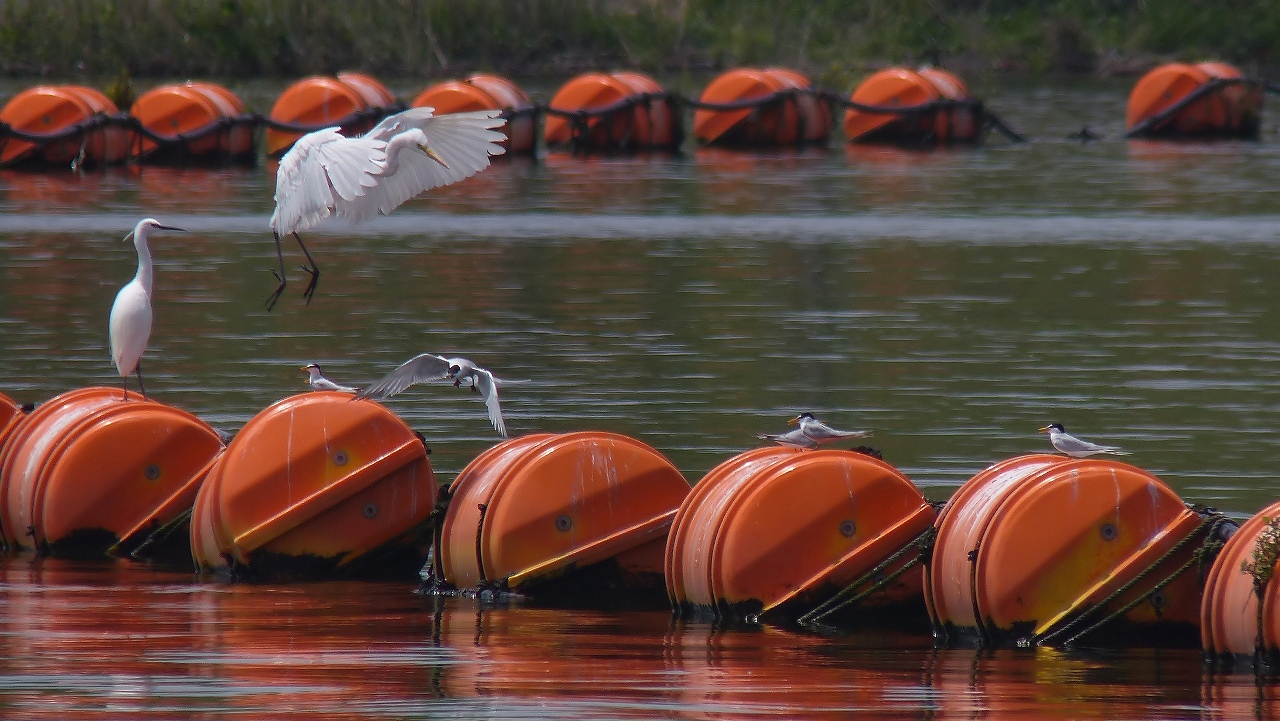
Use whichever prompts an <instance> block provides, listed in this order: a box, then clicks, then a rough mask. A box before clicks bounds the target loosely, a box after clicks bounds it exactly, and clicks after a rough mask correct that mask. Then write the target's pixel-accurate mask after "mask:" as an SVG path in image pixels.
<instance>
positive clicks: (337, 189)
mask: <svg viewBox="0 0 1280 721" xmlns="http://www.w3.org/2000/svg"><path fill="white" fill-rule="evenodd" d="M386 161H387V154H386V142H385V141H382V140H378V139H374V138H368V137H364V136H362V137H359V138H348V137H344V136H343V135H342V133H341V132H339V130H338V128H325V129H323V130H317V131H316V132H314V133H308V134H306V135H304V136H302V137H301V138H300V139H299V140H298V142H296V143H294V144H293V147H292V148H290V149H289V152H287V153H285V155H284V157H283V158H281V159H280V169H279V170H278V171H276V193H275V201H276V209H275V212H274V213H272V215H271V229H272V230H274V231H276V232H277V233H279V234H280V235H288V234H289V233H293V232H296V231H299V230H306V229H307V228H310V227H311V226H313V225H315V224H316V223H318V222H320V221H321V220H324V219H325V218H328V217H329V216H330V215H332V214H334V213H335V212H337V213H338V214H340V215H341V214H344V213H345V210H346V206H347V205H349V204H350V203H351V202H352V201H354V200H356V199H357V198H359V197H361V196H363V195H364V194H365V193H367V192H369V189H370V188H373V187H375V186H377V184H378V178H377V177H376V176H377V175H378V174H379V173H381V172H382V170H383V167H384V166H385V165H386Z"/></svg>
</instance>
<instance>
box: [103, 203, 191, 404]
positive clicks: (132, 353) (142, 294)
mask: <svg viewBox="0 0 1280 721" xmlns="http://www.w3.org/2000/svg"><path fill="white" fill-rule="evenodd" d="M153 230H182V228H174V227H172V226H168V225H161V224H160V222H159V221H157V220H156V219H154V218H144V219H143V220H141V221H139V222H138V224H137V225H135V226H134V227H133V230H132V231H131V232H130V233H129V234H128V235H126V236H125V237H124V239H125V240H128V239H129V236H133V245H134V247H135V248H137V249H138V272H137V273H136V274H135V275H134V276H133V280H132V281H130V282H129V283H128V285H126V286H125V287H123V288H121V289H120V292H119V293H117V294H116V300H115V302H114V303H112V304H111V325H110V335H111V359H112V360H113V361H115V364H116V370H117V371H119V373H120V377H121V378H123V379H124V399H125V400H126V401H127V400H129V376H130V375H131V374H133V373H134V372H135V371H136V372H137V374H138V388H139V389H140V390H141V391H142V398H143V399H144V400H145V399H146V397H147V389H146V387H145V386H143V385H142V354H143V352H145V351H146V350H147V341H148V340H150V339H151V291H152V288H153V285H154V273H153V271H152V266H151V249H150V248H148V247H147V238H148V237H149V236H150V235H151V231H153Z"/></svg>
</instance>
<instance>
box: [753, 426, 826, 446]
mask: <svg viewBox="0 0 1280 721" xmlns="http://www.w3.org/2000/svg"><path fill="white" fill-rule="evenodd" d="M756 438H759V439H760V440H762V441H773V442H774V443H777V444H778V445H780V446H791V447H792V448H817V447H818V442H817V441H815V440H813V439H812V438H810V437H809V436H806V435H805V434H804V431H802V430H800V429H799V428H797V429H795V430H793V431H787V432H786V433H776V434H775V433H757V434H756Z"/></svg>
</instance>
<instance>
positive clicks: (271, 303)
mask: <svg viewBox="0 0 1280 721" xmlns="http://www.w3.org/2000/svg"><path fill="white" fill-rule="evenodd" d="M271 275H274V276H275V277H276V281H278V282H279V283H280V284H279V285H277V286H276V289H275V291H274V292H272V293H271V295H270V296H268V297H267V310H268V311H270V310H271V309H272V308H274V307H276V301H278V300H280V295H281V294H283V293H284V289H285V286H287V285H289V283H288V281H286V280H285V279H284V278H283V277H281V275H280V274H279V273H277V272H275V271H274V270H272V271H271Z"/></svg>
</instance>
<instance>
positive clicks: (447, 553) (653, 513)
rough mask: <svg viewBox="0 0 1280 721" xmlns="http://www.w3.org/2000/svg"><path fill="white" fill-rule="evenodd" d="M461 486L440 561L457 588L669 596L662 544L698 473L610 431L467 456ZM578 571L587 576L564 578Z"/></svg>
mask: <svg viewBox="0 0 1280 721" xmlns="http://www.w3.org/2000/svg"><path fill="white" fill-rule="evenodd" d="M450 492H451V494H452V495H451V498H450V500H449V509H448V512H447V513H446V515H445V519H444V523H443V526H442V532H441V562H442V570H443V574H444V579H443V580H444V581H445V582H447V583H448V584H450V585H452V586H453V587H455V588H460V589H476V588H497V589H504V590H507V589H509V590H511V591H515V592H517V593H523V594H528V595H533V596H535V597H536V598H537V599H538V600H540V601H548V602H562V603H573V602H580V601H582V599H583V598H584V597H591V598H593V599H604V600H606V602H607V601H609V600H611V601H615V602H616V601H623V602H627V601H631V600H634V599H635V598H637V597H643V596H651V597H652V598H654V599H656V600H657V603H658V605H659V606H665V596H666V594H665V590H664V584H663V580H662V548H663V545H664V543H665V540H666V534H667V530H668V528H669V527H670V525H671V520H672V518H673V517H674V516H675V513H676V508H677V507H679V505H680V501H681V500H683V499H684V497H685V495H686V494H687V493H688V492H689V484H688V483H687V482H686V481H685V479H684V477H683V476H682V475H680V472H679V471H678V470H676V468H675V467H674V466H673V465H671V463H670V461H668V460H667V459H666V458H665V457H663V456H662V455H661V454H660V453H658V452H657V451H656V450H654V449H653V448H650V447H649V446H647V445H645V444H643V443H641V442H639V441H637V440H634V439H631V438H628V437H626V436H621V435H617V434H612V433H602V432H580V433H565V434H554V435H553V434H536V435H530V436H524V437H521V438H514V439H511V440H509V441H505V442H503V443H500V444H498V445H497V446H494V447H493V448H491V449H490V450H488V451H486V452H485V453H483V454H481V455H480V456H479V457H477V458H476V459H475V460H474V461H472V462H471V463H470V464H468V465H467V467H466V468H465V469H463V471H462V473H460V474H459V475H458V478H457V480H455V481H454V483H453V484H452V486H451V487H450ZM583 574H586V575H585V576H583ZM574 576H579V577H584V578H586V580H585V581H582V584H581V585H579V586H572V584H570V585H569V586H565V585H561V586H556V585H554V584H555V583H557V582H559V581H561V580H565V581H569V580H571V577H574ZM562 577H563V579H562ZM571 586H572V587H571ZM628 597H631V598H628Z"/></svg>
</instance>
